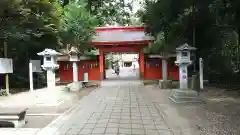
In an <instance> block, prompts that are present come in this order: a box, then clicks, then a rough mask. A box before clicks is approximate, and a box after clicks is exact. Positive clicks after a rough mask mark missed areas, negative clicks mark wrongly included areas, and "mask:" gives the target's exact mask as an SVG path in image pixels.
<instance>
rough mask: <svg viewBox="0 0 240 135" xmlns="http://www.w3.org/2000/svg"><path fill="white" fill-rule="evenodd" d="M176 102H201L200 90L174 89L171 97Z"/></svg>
mask: <svg viewBox="0 0 240 135" xmlns="http://www.w3.org/2000/svg"><path fill="white" fill-rule="evenodd" d="M169 98H170V99H171V100H172V101H173V102H174V103H201V102H202V100H201V98H200V96H199V94H198V92H196V91H194V90H190V89H184V90H182V89H173V90H172V95H171V96H170V97H169Z"/></svg>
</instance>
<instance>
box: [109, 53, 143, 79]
mask: <svg viewBox="0 0 240 135" xmlns="http://www.w3.org/2000/svg"><path fill="white" fill-rule="evenodd" d="M104 59H105V63H104V64H105V67H106V68H105V78H104V79H106V80H138V79H139V78H140V76H139V63H138V54H137V53H107V54H105V57H104ZM126 63H127V64H128V65H127V66H126ZM134 65H135V66H134ZM118 69H119V74H118V73H117V70H118Z"/></svg>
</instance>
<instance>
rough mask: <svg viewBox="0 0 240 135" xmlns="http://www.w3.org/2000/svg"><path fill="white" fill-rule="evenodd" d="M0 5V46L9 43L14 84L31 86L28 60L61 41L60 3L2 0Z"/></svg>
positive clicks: (54, 46) (36, 0) (40, 0)
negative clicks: (59, 30)
mask: <svg viewBox="0 0 240 135" xmlns="http://www.w3.org/2000/svg"><path fill="white" fill-rule="evenodd" d="M0 6H1V9H0V18H1V20H0V25H1V26H0V40H1V47H0V48H1V50H2V47H3V44H4V43H5V44H7V46H8V57H10V58H12V59H13V63H14V66H13V67H14V74H12V75H11V76H10V77H11V78H10V79H11V81H10V82H12V84H11V87H15V86H22V87H23V86H28V62H29V61H28V60H29V59H35V58H37V59H39V58H38V56H37V53H38V52H40V51H42V50H43V49H44V48H57V46H58V45H59V36H58V28H59V19H60V15H61V6H60V5H59V3H58V2H57V1H55V0H2V1H0Z"/></svg>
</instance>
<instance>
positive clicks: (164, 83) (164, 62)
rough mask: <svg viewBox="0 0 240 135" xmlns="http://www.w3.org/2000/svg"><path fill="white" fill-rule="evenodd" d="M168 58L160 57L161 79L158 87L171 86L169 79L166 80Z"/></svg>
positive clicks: (165, 87)
mask: <svg viewBox="0 0 240 135" xmlns="http://www.w3.org/2000/svg"><path fill="white" fill-rule="evenodd" d="M167 60H168V58H167V57H163V58H162V80H160V81H159V87H160V88H161V89H168V88H170V87H171V82H172V81H171V80H168V70H167V68H168V61H167Z"/></svg>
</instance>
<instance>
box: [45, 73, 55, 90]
mask: <svg viewBox="0 0 240 135" xmlns="http://www.w3.org/2000/svg"><path fill="white" fill-rule="evenodd" d="M47 86H48V88H52V87H55V86H56V78H55V72H54V71H53V70H47Z"/></svg>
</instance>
